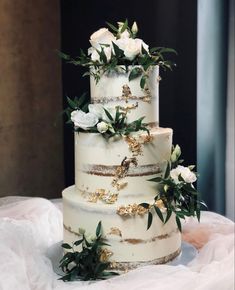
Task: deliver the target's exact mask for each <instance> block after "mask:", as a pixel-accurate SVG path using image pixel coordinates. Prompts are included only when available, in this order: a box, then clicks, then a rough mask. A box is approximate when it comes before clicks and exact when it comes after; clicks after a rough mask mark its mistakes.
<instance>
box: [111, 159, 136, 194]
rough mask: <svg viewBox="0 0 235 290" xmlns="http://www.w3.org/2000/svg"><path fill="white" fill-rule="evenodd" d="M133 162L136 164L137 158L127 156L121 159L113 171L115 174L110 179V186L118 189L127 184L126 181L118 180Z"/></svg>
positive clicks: (124, 174)
mask: <svg viewBox="0 0 235 290" xmlns="http://www.w3.org/2000/svg"><path fill="white" fill-rule="evenodd" d="M131 164H133V165H134V166H137V160H136V158H135V157H134V158H127V157H125V158H124V159H123V160H122V163H121V165H120V166H118V167H117V169H116V171H115V176H114V178H113V180H112V186H113V187H115V188H116V189H117V190H118V191H119V190H121V189H123V188H125V187H126V186H127V184H128V183H127V182H122V183H121V182H119V180H120V179H122V178H124V177H125V176H126V174H127V172H128V170H129V167H130V165H131Z"/></svg>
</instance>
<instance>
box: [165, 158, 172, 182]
mask: <svg viewBox="0 0 235 290" xmlns="http://www.w3.org/2000/svg"><path fill="white" fill-rule="evenodd" d="M170 170H171V166H170V162H169V161H168V162H167V166H166V171H165V174H164V178H167V177H168V176H169V175H170Z"/></svg>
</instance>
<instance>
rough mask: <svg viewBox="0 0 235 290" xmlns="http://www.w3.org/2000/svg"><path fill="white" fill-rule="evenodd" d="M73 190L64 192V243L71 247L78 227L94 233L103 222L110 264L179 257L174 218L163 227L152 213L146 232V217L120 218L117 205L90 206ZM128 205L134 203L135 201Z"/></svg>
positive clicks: (158, 260)
mask: <svg viewBox="0 0 235 290" xmlns="http://www.w3.org/2000/svg"><path fill="white" fill-rule="evenodd" d="M75 191H76V189H75V187H74V186H71V187H69V188H67V189H65V190H64V191H63V210H64V242H66V243H69V244H72V242H74V241H76V240H78V239H79V237H80V236H79V231H78V229H79V228H84V229H85V230H86V233H87V234H94V233H95V229H96V226H97V224H98V222H99V221H102V230H103V236H104V238H105V239H106V240H107V241H106V242H107V243H108V244H110V247H107V249H108V250H109V251H111V252H112V256H111V257H110V260H111V261H113V262H129V263H131V262H134V263H136V262H150V261H155V263H163V262H166V261H167V260H169V259H172V258H173V257H174V256H176V255H178V254H179V252H180V245H181V235H180V233H179V231H178V229H177V225H176V222H175V217H174V215H172V217H171V218H170V220H169V221H168V222H167V223H166V224H163V223H162V222H161V221H160V219H159V218H158V216H157V215H156V214H153V222H152V226H151V227H150V228H149V230H147V214H143V215H136V216H131V217H123V216H119V215H118V214H117V209H118V207H119V205H118V204H99V203H89V202H87V201H85V200H84V199H83V198H82V197H81V196H79V195H77V194H76V193H75ZM145 201H146V200H145ZM147 201H149V202H150V200H147ZM130 202H132V203H135V202H136V200H135V198H132V200H130ZM126 205H127V204H126ZM163 214H164V213H163Z"/></svg>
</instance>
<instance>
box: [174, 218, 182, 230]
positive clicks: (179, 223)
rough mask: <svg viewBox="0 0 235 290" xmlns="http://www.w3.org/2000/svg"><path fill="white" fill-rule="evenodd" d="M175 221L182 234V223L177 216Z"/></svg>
mask: <svg viewBox="0 0 235 290" xmlns="http://www.w3.org/2000/svg"><path fill="white" fill-rule="evenodd" d="M175 220H176V223H177V226H178V229H179V231H180V232H182V227H181V221H180V219H179V217H178V216H177V215H176V216H175Z"/></svg>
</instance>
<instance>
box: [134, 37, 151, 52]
mask: <svg viewBox="0 0 235 290" xmlns="http://www.w3.org/2000/svg"><path fill="white" fill-rule="evenodd" d="M135 42H136V45H137V46H138V47H139V50H140V54H141V50H142V46H143V48H144V49H145V50H146V51H147V52H149V46H148V45H147V44H146V43H145V42H144V41H143V40H142V39H140V38H135Z"/></svg>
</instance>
